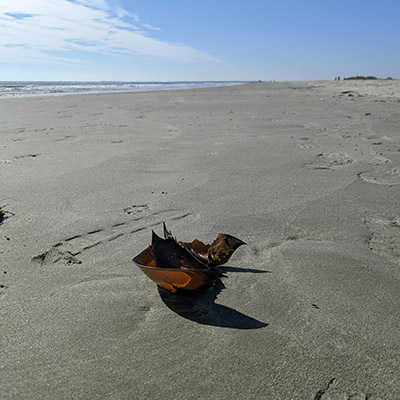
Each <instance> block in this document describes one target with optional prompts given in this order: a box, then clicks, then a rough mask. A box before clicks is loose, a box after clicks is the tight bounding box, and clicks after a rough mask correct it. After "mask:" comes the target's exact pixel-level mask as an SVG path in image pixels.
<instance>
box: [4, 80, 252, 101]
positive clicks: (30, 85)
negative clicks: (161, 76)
mask: <svg viewBox="0 0 400 400" xmlns="http://www.w3.org/2000/svg"><path fill="white" fill-rule="evenodd" d="M244 83H247V82H244V81H218V82H217V81H208V82H0V99H1V98H16V97H32V96H59V95H65V94H89V93H109V92H146V91H155V90H178V89H194V88H206V87H216V86H232V85H240V84H244Z"/></svg>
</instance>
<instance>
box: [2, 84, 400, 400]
mask: <svg viewBox="0 0 400 400" xmlns="http://www.w3.org/2000/svg"><path fill="white" fill-rule="evenodd" d="M399 110H400V84H399V82H398V81H373V82H354V81H351V82H350V81H344V82H343V81H339V82H291V83H254V84H248V85H244V86H237V87H225V88H210V89H197V90H187V91H171V92H152V93H132V94H101V95H80V96H62V97H42V98H29V99H16V100H6V99H4V100H1V101H0V119H1V127H0V134H1V153H0V179H1V186H0V187H1V191H0V193H1V194H0V198H1V199H2V202H1V204H0V205H2V206H5V207H4V209H7V210H9V211H11V212H12V213H14V214H15V215H10V216H9V217H8V218H7V219H5V220H4V221H3V223H2V224H1V225H0V255H1V259H0V263H1V267H0V283H1V287H0V349H1V352H0V357H1V358H0V390H1V393H0V397H1V398H2V399H30V400H33V399H40V400H43V399H97V398H100V399H118V400H119V399H185V400H187V399H218V400H222V399H246V400H247V399H317V400H318V399H322V400H326V399H353V400H354V399H358V400H359V399H367V398H368V399H369V400H372V399H399V398H400V380H399V376H400V374H399V367H400V352H399V346H400V329H399V312H400V297H399V289H400V283H399V278H400V208H399V205H400V204H399V203H400V200H399V199H400V132H399V127H400V112H399ZM162 221H166V223H167V225H168V227H169V228H170V229H171V230H172V232H173V233H174V234H175V236H177V238H178V239H180V240H191V239H193V238H194V237H197V238H199V239H202V240H204V241H210V240H213V239H214V238H215V236H216V235H217V233H219V232H226V233H230V234H232V235H235V236H238V237H239V238H241V239H243V240H244V241H246V242H247V243H248V246H244V247H241V248H240V249H239V250H238V251H237V252H236V253H235V254H234V256H233V257H232V259H231V260H230V262H229V265H228V266H226V267H225V268H223V270H224V271H225V273H226V275H227V276H228V278H225V279H223V281H222V283H220V284H218V285H217V286H215V287H214V288H212V289H210V290H209V291H208V292H206V293H204V294H203V295H200V296H197V297H187V298H183V299H182V298H176V297H174V296H165V295H164V294H162V293H161V294H160V293H159V291H158V290H157V287H156V285H155V284H154V283H153V282H151V281H150V280H149V279H148V278H147V277H146V276H144V275H143V274H142V273H141V271H140V270H139V269H137V267H135V266H134V265H133V263H132V262H131V259H132V257H134V256H135V255H136V254H138V253H139V252H140V251H141V250H143V249H144V248H145V247H146V246H147V245H148V244H149V242H150V239H151V229H156V230H157V231H158V232H159V233H161V228H162V227H161V222H162ZM217 295H218V298H217Z"/></svg>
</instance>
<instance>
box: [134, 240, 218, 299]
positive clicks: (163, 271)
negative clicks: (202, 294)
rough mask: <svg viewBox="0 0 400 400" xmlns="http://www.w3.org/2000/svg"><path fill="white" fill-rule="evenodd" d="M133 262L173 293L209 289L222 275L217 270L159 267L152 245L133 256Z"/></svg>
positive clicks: (159, 284)
mask: <svg viewBox="0 0 400 400" xmlns="http://www.w3.org/2000/svg"><path fill="white" fill-rule="evenodd" d="M133 262H134V263H135V264H136V265H137V266H138V267H139V268H140V270H141V271H142V272H143V273H144V274H145V275H147V276H148V277H149V278H150V279H151V280H152V281H153V282H155V283H156V284H157V285H158V286H161V287H163V288H164V289H166V290H168V291H170V292H173V293H176V292H178V291H196V290H202V289H207V288H209V287H210V286H212V285H213V284H214V283H215V281H216V280H217V279H218V278H220V277H221V276H222V275H221V274H220V273H219V272H217V271H215V270H199V269H189V268H181V269H177V268H159V267H157V265H156V262H155V260H154V257H153V254H152V251H151V248H150V247H147V248H146V249H145V250H143V251H142V252H141V253H140V254H139V255H137V256H136V257H135V258H133Z"/></svg>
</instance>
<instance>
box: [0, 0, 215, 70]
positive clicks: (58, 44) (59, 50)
mask: <svg viewBox="0 0 400 400" xmlns="http://www.w3.org/2000/svg"><path fill="white" fill-rule="evenodd" d="M4 3H5V4H4ZM154 29H156V30H158V28H155V27H153V26H151V25H148V24H141V23H140V19H139V17H138V16H137V15H135V14H132V13H129V12H127V11H126V10H124V9H122V8H121V7H111V6H110V5H109V4H108V3H107V2H106V1H105V0H74V1H72V0H52V1H49V0H18V1H7V2H1V3H0V59H1V60H2V61H3V62H6V61H8V62H28V63H42V62H43V63H47V62H52V63H54V62H61V61H62V62H65V61H71V62H74V61H76V60H73V58H76V57H77V56H76V55H75V54H74V51H83V52H95V53H105V54H114V55H138V56H150V57H159V58H163V59H167V60H173V61H184V62H185V61H188V62H191V61H201V60H215V59H214V58H213V57H211V56H209V55H207V54H205V53H202V52H201V51H199V50H196V49H194V48H192V47H190V46H187V45H184V44H176V43H168V42H164V41H161V40H157V39H153V38H151V37H150V36H149V33H148V30H154Z"/></svg>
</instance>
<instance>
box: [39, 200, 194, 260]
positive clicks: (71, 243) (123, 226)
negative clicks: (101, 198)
mask: <svg viewBox="0 0 400 400" xmlns="http://www.w3.org/2000/svg"><path fill="white" fill-rule="evenodd" d="M148 210H149V206H148V205H146V204H143V205H133V206H130V207H127V208H125V209H124V210H123V211H124V213H125V214H128V216H129V217H128V218H127V219H126V220H125V221H122V222H116V223H114V224H112V225H108V226H104V227H98V228H96V229H92V230H88V231H87V232H84V233H77V234H75V235H72V236H70V237H67V238H65V239H64V240H62V241H60V242H58V243H56V244H55V245H53V246H51V247H50V249H49V250H47V251H45V252H44V253H42V254H39V255H37V256H35V257H32V261H33V262H35V263H38V264H40V265H52V264H57V265H75V264H81V263H82V261H81V260H80V259H79V256H80V255H84V254H85V253H86V252H89V251H91V250H92V249H96V248H97V246H102V245H105V244H107V243H110V242H113V241H115V240H118V239H120V238H122V237H124V236H130V235H134V234H135V233H138V232H141V231H143V230H145V229H149V228H151V227H153V226H158V225H161V223H162V222H163V221H175V220H179V219H182V218H186V217H188V216H190V215H192V213H190V212H187V211H186V212H185V211H184V210H178V209H170V210H161V211H154V212H146V211H148Z"/></svg>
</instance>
